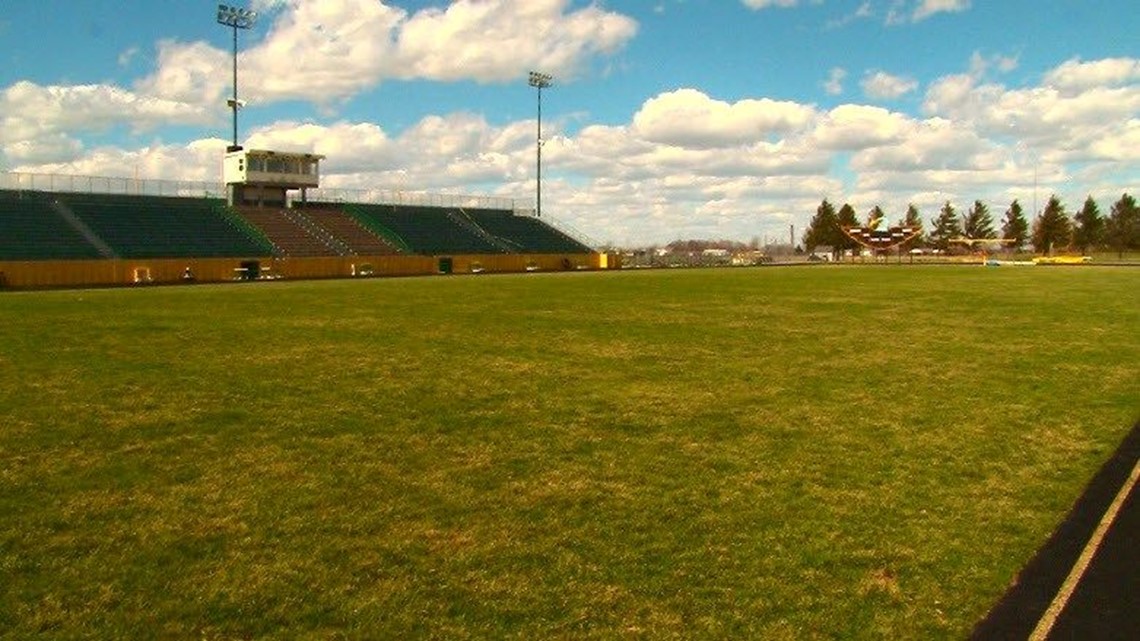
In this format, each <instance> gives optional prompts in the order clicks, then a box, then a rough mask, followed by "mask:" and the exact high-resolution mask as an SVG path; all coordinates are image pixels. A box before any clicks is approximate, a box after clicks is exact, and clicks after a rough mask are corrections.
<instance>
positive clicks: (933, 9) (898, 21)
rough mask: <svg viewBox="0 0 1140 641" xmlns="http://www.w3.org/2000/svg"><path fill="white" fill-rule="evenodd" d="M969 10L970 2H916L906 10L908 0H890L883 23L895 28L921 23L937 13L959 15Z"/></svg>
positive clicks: (952, 0) (960, 0) (918, 0)
mask: <svg viewBox="0 0 1140 641" xmlns="http://www.w3.org/2000/svg"><path fill="white" fill-rule="evenodd" d="M969 8H970V0H917V2H916V3H915V4H914V5H913V8H908V0H891V4H890V6H889V7H888V8H887V17H886V20H885V23H886V24H887V26H897V25H902V24H906V23H908V22H921V21H923V20H926V19H927V18H929V17H931V16H934V15H937V14H939V13H959V12H962V11H966V10H967V9H969Z"/></svg>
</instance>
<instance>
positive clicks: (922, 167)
mask: <svg viewBox="0 0 1140 641" xmlns="http://www.w3.org/2000/svg"><path fill="white" fill-rule="evenodd" d="M235 4H238V5H240V6H252V7H254V8H256V9H257V10H258V11H259V20H258V23H257V25H256V26H255V28H254V29H253V30H251V31H250V32H246V33H242V35H241V39H240V42H239V47H240V49H241V52H242V53H241V56H240V59H239V60H240V65H241V69H240V72H239V73H240V74H241V76H240V78H239V85H240V86H239V93H240V97H242V98H243V99H246V100H248V103H249V104H248V107H247V108H246V109H245V110H243V111H242V113H241V122H240V124H241V138H242V143H243V144H246V145H248V146H252V147H259V148H275V149H291V150H300V151H315V152H317V153H323V154H326V155H327V156H328V159H327V161H326V162H325V165H324V176H323V184H324V185H327V186H329V187H335V188H342V189H367V188H378V189H399V190H407V191H416V190H426V191H430V192H448V193H463V194H486V195H496V196H505V197H511V198H517V199H518V203H519V207H528V206H533V194H534V147H535V141H534V130H535V120H534V119H535V92H534V90H533V89H532V88H530V87H528V86H527V85H526V75H527V72H528V71H529V70H531V69H538V70H542V71H546V72H549V73H551V74H552V75H554V76H555V86H554V87H552V88H551V89H549V90H547V91H545V92H544V94H543V107H544V110H543V127H544V138H545V139H546V143H545V147H544V151H543V161H544V162H543V170H544V171H543V174H544V184H543V196H544V198H543V212H544V214H545V215H549V216H553V217H555V218H557V219H558V220H560V221H562V222H565V223H567V224H570V225H571V226H573V227H575V228H577V229H579V230H581V231H582V232H584V233H585V234H586V235H588V236H589V237H590V238H592V239H594V240H597V241H603V242H605V241H612V242H617V243H622V244H648V243H656V242H667V241H669V240H672V239H675V238H731V239H736V240H748V239H750V238H753V237H761V238H766V237H771V238H786V236H787V230H788V226H789V225H796V226H797V228H798V229H801V230H802V229H803V228H804V226H805V225H806V222H807V220H809V219H810V217H811V215H812V213H813V212H814V209H815V207H816V205H818V204H819V202H820V200H822V199H823V198H828V199H830V200H832V201H835V202H837V203H842V202H851V204H852V205H853V206H855V208H856V210H857V211H859V212H860V213H861V214H862V213H865V212H866V211H867V210H869V209H870V208H871V207H873V206H875V205H880V206H882V207H883V208H884V209H885V210H886V211H887V212H888V215H889V216H891V217H892V218H898V217H901V215H902V212H903V211H904V210H905V208H906V205H907V204H908V203H912V202H913V203H916V204H917V205H918V206H919V207H920V210H921V211H922V212H923V214H924V216H925V217H926V218H928V219H929V218H932V217H933V216H934V215H935V214H936V210H937V208H938V206H939V204H940V203H941V202H944V201H946V200H949V201H951V202H952V203H953V204H954V205H955V206H957V207H958V208H959V209H960V210H963V211H964V210H965V209H967V208H968V207H969V206H970V205H971V204H972V203H973V202H974V201H975V200H982V201H983V202H985V203H986V204H987V205H989V207H990V208H991V210H993V211H994V213H995V214H996V215H997V216H1000V214H1001V213H1002V212H1003V211H1004V210H1005V208H1006V207H1007V206H1008V205H1009V203H1010V201H1011V200H1012V199H1013V198H1018V199H1020V200H1021V201H1022V203H1023V204H1025V205H1027V206H1028V207H1032V205H1031V203H1032V202H1033V201H1039V202H1043V201H1044V200H1045V199H1046V198H1047V197H1048V195H1049V194H1051V193H1057V194H1058V195H1059V196H1061V197H1062V198H1063V199H1064V200H1065V202H1066V205H1067V206H1068V207H1069V209H1070V210H1075V209H1077V208H1079V206H1080V204H1081V202H1083V200H1084V198H1085V196H1087V195H1093V196H1094V198H1097V199H1098V201H1099V202H1100V204H1101V208H1102V210H1107V209H1108V207H1109V206H1110V205H1111V202H1112V201H1114V200H1115V199H1116V198H1118V197H1119V196H1120V194H1121V193H1122V192H1125V191H1127V192H1129V193H1135V191H1136V186H1137V182H1138V180H1137V179H1138V178H1140V59H1138V54H1140V51H1138V50H1137V49H1138V46H1137V45H1136V40H1135V35H1134V34H1135V33H1137V27H1140V18H1138V17H1137V15H1140V12H1137V11H1136V10H1135V7H1134V6H1133V5H1132V3H1130V2H1124V1H1118V2H1110V1H1107V0H1093V1H1086V2H1077V1H1071V2H1069V1H1065V2H1052V3H1041V2H1025V1H1021V0H1008V1H1002V2H997V1H988V2H987V1H984V0H972V1H971V0H856V1H849V2H845V1H840V0H799V1H796V0H622V1H617V0H611V1H608V2H581V1H573V0H461V1H458V2H452V3H446V2H433V1H430V0H418V1H415V2H410V1H404V2H399V1H394V0H390V1H387V2H380V1H378V0H319V1H318V0H288V1H280V0H252V2H251V4H243V3H242V2H236V3H235ZM216 6H217V3H216V2H198V1H196V0H195V1H189V0H151V1H149V2H136V1H133V0H132V1H119V2H110V1H105V0H85V1H84V2H74V1H70V2H64V1H60V0H40V1H37V2H31V1H27V0H7V1H6V2H5V6H4V11H3V12H0V63H2V64H0V118H3V120H4V125H5V126H4V128H3V130H2V131H0V169H3V170H6V171H17V172H26V173H65V174H80V175H111V176H139V177H141V178H154V179H184V180H202V181H211V182H217V181H218V180H219V179H220V157H221V153H222V150H223V148H224V146H225V144H226V142H227V139H228V138H229V136H230V120H229V112H228V110H227V108H226V107H225V98H226V97H228V95H229V93H230V91H231V89H230V76H229V71H230V68H229V60H230V57H229V56H230V44H231V43H230V32H229V31H228V30H227V29H225V28H223V27H221V26H219V25H217V24H216V23H215V21H214V16H215V12H216ZM797 235H798V232H797Z"/></svg>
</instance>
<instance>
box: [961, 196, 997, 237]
mask: <svg viewBox="0 0 1140 641" xmlns="http://www.w3.org/2000/svg"><path fill="white" fill-rule="evenodd" d="M962 233H963V235H965V236H966V238H997V234H996V233H994V217H993V216H991V215H990V208H989V207H986V204H985V203H983V202H982V201H980V200H975V201H974V206H973V207H971V208H970V211H968V212H966V217H965V218H964V219H963V220H962Z"/></svg>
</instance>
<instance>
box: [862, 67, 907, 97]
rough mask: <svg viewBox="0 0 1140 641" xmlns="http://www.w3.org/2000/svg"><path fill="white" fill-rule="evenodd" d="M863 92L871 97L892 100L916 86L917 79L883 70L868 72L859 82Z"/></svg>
mask: <svg viewBox="0 0 1140 641" xmlns="http://www.w3.org/2000/svg"><path fill="white" fill-rule="evenodd" d="M861 85H862V87H863V93H864V94H865V95H866V96H867V97H868V98H872V99H877V100H894V99H896V98H899V97H901V96H904V95H906V94H908V93H910V92H912V91H914V90H915V89H917V88H918V81H917V80H915V79H913V78H908V77H906V76H894V75H891V74H889V73H887V72H885V71H875V72H873V73H871V72H868V73H867V74H866V75H865V76H864V77H863V82H862V83H861Z"/></svg>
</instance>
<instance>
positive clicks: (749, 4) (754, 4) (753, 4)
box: [742, 0, 799, 10]
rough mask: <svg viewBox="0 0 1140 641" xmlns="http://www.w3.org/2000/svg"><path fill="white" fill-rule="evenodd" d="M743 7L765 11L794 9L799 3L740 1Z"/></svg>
mask: <svg viewBox="0 0 1140 641" xmlns="http://www.w3.org/2000/svg"><path fill="white" fill-rule="evenodd" d="M742 2H744V6H746V7H748V8H749V9H756V10H760V9H767V8H769V7H782V8H788V7H794V6H796V5H797V4H798V3H799V0H742Z"/></svg>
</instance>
